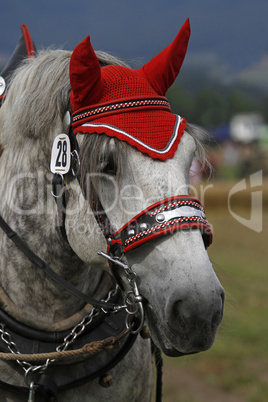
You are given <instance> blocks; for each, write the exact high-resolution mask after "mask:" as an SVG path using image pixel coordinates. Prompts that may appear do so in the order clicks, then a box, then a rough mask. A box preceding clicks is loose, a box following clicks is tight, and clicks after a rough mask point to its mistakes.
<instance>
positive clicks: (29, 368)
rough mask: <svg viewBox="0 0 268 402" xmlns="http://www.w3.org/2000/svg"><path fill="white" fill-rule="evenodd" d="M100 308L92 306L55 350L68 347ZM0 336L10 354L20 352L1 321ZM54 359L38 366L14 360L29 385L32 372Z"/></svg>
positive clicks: (109, 294)
mask: <svg viewBox="0 0 268 402" xmlns="http://www.w3.org/2000/svg"><path fill="white" fill-rule="evenodd" d="M118 288H119V287H118V285H116V286H115V288H114V289H112V290H111V291H110V292H109V293H108V296H107V298H106V299H105V300H102V301H104V302H108V301H109V300H110V299H111V298H112V297H113V296H115V294H116V293H117V291H118ZM123 307H125V306H118V308H116V309H115V311H114V313H116V312H117V311H120V310H121V309H122V308H123ZM101 310H103V311H104V312H105V313H107V312H106V311H105V309H98V308H95V307H92V310H91V311H90V313H89V314H88V315H86V316H85V317H84V318H83V319H82V320H81V321H80V322H79V323H78V324H77V325H75V327H73V329H72V330H71V332H70V333H69V334H68V335H67V336H66V337H65V338H64V340H63V343H62V344H61V345H59V346H57V347H56V351H57V352H63V351H65V350H66V349H67V348H68V346H69V345H70V344H72V343H73V342H74V341H75V339H76V338H77V337H78V336H79V335H81V334H82V333H83V332H84V330H85V328H86V327H87V325H89V324H91V322H92V321H93V320H94V318H96V317H97V316H98V315H99V314H100V311H101ZM0 336H1V339H2V341H3V342H4V343H5V344H6V345H7V347H8V349H9V351H10V352H11V353H12V354H20V351H19V348H18V346H17V345H16V344H15V342H13V340H12V337H11V335H10V334H9V333H8V332H7V331H6V329H5V325H4V324H3V323H0ZM55 360H56V359H47V360H46V362H45V363H44V364H42V365H39V366H33V365H32V364H30V363H28V362H26V361H19V360H16V362H17V363H18V364H19V365H20V366H21V367H22V369H23V370H24V372H25V377H24V378H25V382H26V384H27V385H28V386H30V385H31V384H32V383H33V382H34V379H33V375H34V374H39V375H40V374H43V373H44V372H45V370H46V369H47V367H48V366H49V364H51V363H53V362H54V361H55Z"/></svg>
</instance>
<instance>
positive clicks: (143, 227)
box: [140, 223, 148, 231]
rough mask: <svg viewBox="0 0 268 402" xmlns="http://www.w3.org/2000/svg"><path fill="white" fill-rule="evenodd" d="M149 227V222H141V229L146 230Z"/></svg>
mask: <svg viewBox="0 0 268 402" xmlns="http://www.w3.org/2000/svg"><path fill="white" fill-rule="evenodd" d="M147 228H148V225H147V223H141V224H140V230H141V231H144V230H146V229H147Z"/></svg>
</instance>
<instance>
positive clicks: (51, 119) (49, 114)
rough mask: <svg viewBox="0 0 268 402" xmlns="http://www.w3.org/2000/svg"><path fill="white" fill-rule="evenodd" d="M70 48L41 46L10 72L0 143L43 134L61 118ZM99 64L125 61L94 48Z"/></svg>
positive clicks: (66, 99)
mask: <svg viewBox="0 0 268 402" xmlns="http://www.w3.org/2000/svg"><path fill="white" fill-rule="evenodd" d="M71 54H72V53H71V52H70V51H66V50H51V49H50V50H43V51H40V52H39V53H38V55H37V57H35V58H31V59H26V60H25V61H24V62H22V64H21V65H20V67H19V68H18V69H17V70H16V71H15V72H14V74H13V76H12V79H11V84H10V86H9V88H8V96H7V98H6V100H5V102H4V104H3V106H2V108H1V114H2V113H3V115H4V119H2V121H1V122H0V144H2V146H3V148H5V146H6V144H8V143H14V141H16V142H18V141H20V140H22V141H25V140H26V139H27V138H32V139H33V138H38V137H40V135H42V136H45V137H47V135H48V133H49V132H50V131H51V130H52V129H55V125H56V124H59V123H60V122H62V119H63V117H64V114H65V112H66V111H67V107H68V103H69V96H70V91H71V87H70V80H69V63H70V57H71ZM96 54H97V57H98V59H99V62H100V65H101V67H103V66H105V65H108V64H119V65H126V64H125V63H124V62H122V61H121V60H119V59H117V58H115V57H114V56H112V55H109V54H107V53H104V52H101V51H97V52H96ZM0 116H1V115H0Z"/></svg>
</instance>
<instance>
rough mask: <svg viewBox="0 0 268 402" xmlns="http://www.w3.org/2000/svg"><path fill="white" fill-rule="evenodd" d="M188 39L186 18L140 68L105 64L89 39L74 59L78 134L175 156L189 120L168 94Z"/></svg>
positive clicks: (72, 72)
mask: <svg viewBox="0 0 268 402" xmlns="http://www.w3.org/2000/svg"><path fill="white" fill-rule="evenodd" d="M189 38H190V22H189V19H187V20H186V22H185V23H184V25H183V26H182V28H181V29H180V31H179V33H178V35H177V36H176V38H175V39H174V41H173V42H172V43H171V44H170V45H169V46H167V47H166V48H165V49H164V50H163V51H162V52H161V53H159V54H158V55H157V56H156V57H154V58H153V59H152V60H151V61H149V62H148V63H147V64H145V65H144V66H143V67H142V68H141V69H138V70H135V69H131V68H127V67H123V66H121V65H108V66H105V67H102V68H100V64H99V61H98V58H97V56H96V54H95V52H94V50H93V48H92V45H91V43H90V38H89V36H88V37H87V38H85V39H84V40H83V41H82V42H81V43H80V44H79V45H78V46H77V47H76V48H75V49H74V51H73V54H72V56H71V61H70V82H71V88H72V90H71V97H70V99H71V104H72V109H73V128H74V132H75V133H89V134H93V133H98V134H102V133H103V134H106V135H109V136H114V137H117V138H119V139H120V140H123V141H127V142H128V143H129V144H130V145H132V146H135V147H136V148H138V149H139V150H140V151H141V152H144V153H146V154H148V155H149V156H151V157H152V158H158V159H161V160H166V159H168V158H171V157H173V156H174V154H175V152H176V149H177V147H178V144H179V142H180V138H181V136H182V134H183V132H184V129H185V127H186V121H185V120H184V119H183V118H181V117H180V116H177V115H174V114H172V113H171V110H170V106H169V103H168V100H167V99H166V98H165V94H166V92H167V90H168V88H169V87H170V86H171V85H172V84H173V82H174V81H175V79H176V77H177V76H178V74H179V72H180V69H181V66H182V63H183V60H184V58H185V54H186V51H187V46H188V41H189Z"/></svg>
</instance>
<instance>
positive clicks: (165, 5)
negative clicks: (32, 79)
mask: <svg viewBox="0 0 268 402" xmlns="http://www.w3.org/2000/svg"><path fill="white" fill-rule="evenodd" d="M187 17H189V18H190V22H191V27H192V35H191V39H190V44H189V49H188V57H190V59H191V57H192V56H201V59H202V57H204V58H205V57H207V58H209V57H212V59H213V57H214V58H215V59H217V61H218V62H219V61H220V63H222V64H228V65H230V66H231V68H233V69H236V70H240V69H243V68H245V67H248V66H250V65H252V64H254V63H256V62H258V61H260V60H261V59H262V58H263V57H264V56H265V55H268V23H267V18H268V1H267V0H254V1H252V0H224V1H222V0H135V1H133V0H94V1H91V0H38V1H36V0H23V1H22V0H8V1H7V0H5V1H4V0H2V4H1V24H0V62H1V61H2V60H4V59H5V58H7V57H8V56H9V55H10V54H11V53H12V51H13V50H14V48H15V46H16V44H17V41H18V39H19V37H20V35H21V31H20V25H21V24H26V25H27V26H28V28H29V30H30V33H31V36H32V38H33V40H34V42H35V44H36V45H37V47H38V48H40V47H48V46H52V45H53V47H61V48H64V49H70V50H72V49H73V48H74V47H75V46H76V45H77V44H78V43H79V42H81V41H82V40H83V39H84V38H85V36H87V35H90V36H91V40H92V44H93V46H94V48H95V49H102V50H105V51H109V52H112V53H114V54H115V55H117V56H121V57H123V58H126V59H127V60H132V59H135V60H136V62H137V63H138V64H139V63H142V62H143V61H148V60H149V59H150V58H151V57H153V56H154V55H155V54H156V53H158V52H159V51H160V50H162V49H163V48H164V47H165V46H167V45H168V44H169V43H170V42H171V41H172V40H173V38H174V37H175V36H176V34H177V32H178V31H179V29H180V27H181V25H182V24H183V23H184V21H185V20H186V18H187ZM212 59H211V60H212Z"/></svg>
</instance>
